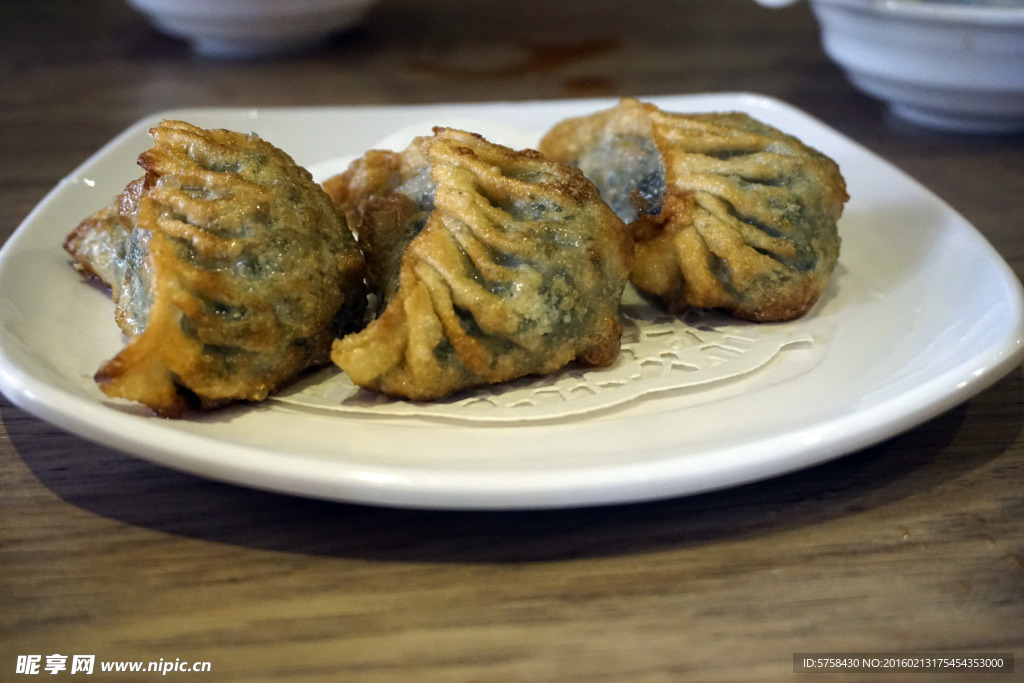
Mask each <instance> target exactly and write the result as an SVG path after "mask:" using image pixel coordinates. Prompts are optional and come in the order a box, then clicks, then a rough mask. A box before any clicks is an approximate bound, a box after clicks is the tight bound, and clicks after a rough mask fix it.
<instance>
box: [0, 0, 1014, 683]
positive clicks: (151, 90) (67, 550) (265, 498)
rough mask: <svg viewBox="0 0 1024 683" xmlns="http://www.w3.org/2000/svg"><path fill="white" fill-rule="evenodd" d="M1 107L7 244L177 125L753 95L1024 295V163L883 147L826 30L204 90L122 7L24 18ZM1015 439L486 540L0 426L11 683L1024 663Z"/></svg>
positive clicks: (475, 11)
mask: <svg viewBox="0 0 1024 683" xmlns="http://www.w3.org/2000/svg"><path fill="white" fill-rule="evenodd" d="M641 7H643V8H644V11H643V12H642V13H638V11H639V10H640V8H641ZM583 8H585V9H583ZM0 83H2V88H0V101H2V105H0V124H2V125H0V158H2V159H3V164H2V165H0V234H2V236H3V238H4V239H6V238H7V237H8V236H9V235H10V234H11V232H12V231H13V230H14V228H15V227H16V226H17V225H18V224H19V223H20V222H21V221H22V220H23V219H24V218H25V216H26V215H27V214H28V213H29V211H30V210H31V209H32V207H33V206H34V205H35V204H36V203H37V202H39V201H40V200H41V199H42V198H43V196H44V194H45V193H46V192H47V191H48V190H49V189H51V188H52V187H53V186H54V185H55V184H56V183H57V182H58V181H59V180H60V179H61V178H62V177H63V176H65V175H66V174H68V173H70V172H71V171H72V170H73V169H74V168H75V167H76V166H77V165H78V164H79V163H81V162H82V161H83V160H84V159H85V158H87V157H88V156H89V155H91V154H92V153H93V152H95V151H96V150H97V149H99V148H100V147H101V146H102V145H103V144H104V143H106V142H107V141H108V140H109V139H111V138H112V137H113V136H114V135H116V134H117V133H118V132H120V131H121V130H123V129H124V128H125V127H127V126H128V125H130V124H131V123H133V122H134V121H136V120H138V119H140V118H142V117H143V116H147V115H150V114H153V113H154V112H157V111H161V110H164V109H169V108H174V107H182V106H255V107H259V106H276V105H348V104H405V103H421V102H442V101H453V102H454V101H485V100H495V99H507V100H521V99H541V98H564V97H577V96H589V95H624V94H638V95H655V94H682V93H695V92H711V91H752V92H759V93H763V94H766V95H770V96H773V97H777V98H780V99H782V100H785V101H787V102H789V103H791V104H793V105H795V106H797V107H800V108H802V109H804V110H806V111H807V112H809V113H810V114H812V115H814V116H816V117H818V118H820V119H821V120H823V121H824V122H825V123H827V124H829V125H831V126H832V127H834V128H836V129H838V130H839V131H840V132H842V133H844V134H846V135H848V136H849V137H851V138H853V139H855V140H857V141H858V142H860V143H862V144H864V145H865V146H867V147H868V148H870V149H871V150H873V151H874V152H876V153H877V154H879V155H881V156H882V157H884V158H885V159H887V160H889V161H890V162H892V163H893V164H895V165H896V166H898V167H899V168H901V169H903V170H905V171H907V172H908V173H910V174H911V175H912V176H914V177H915V178H917V179H918V180H919V181H921V182H922V183H923V184H924V185H925V186H927V187H928V188H930V189H931V190H933V191H934V192H935V193H936V194H938V195H939V196H941V197H942V198H943V199H945V200H946V201H947V202H948V203H949V204H951V205H952V206H953V207H954V208H955V209H956V210H958V211H959V212H961V213H962V214H963V215H964V216H965V217H966V218H967V219H968V220H969V221H971V222H972V223H973V224H974V225H975V226H976V227H977V228H978V229H979V230H980V231H981V232H982V233H983V234H984V235H985V236H986V237H987V238H988V239H989V240H990V241H991V242H992V244H993V245H994V246H995V248H996V249H997V250H998V251H999V252H1000V253H1001V254H1002V255H1003V257H1004V258H1005V259H1006V260H1007V261H1008V262H1009V263H1010V264H1011V265H1012V266H1013V268H1014V270H1015V272H1016V273H1017V275H1018V277H1019V276H1020V275H1021V273H1022V272H1024V226H1022V225H1021V218H1020V216H1021V208H1022V204H1021V196H1022V190H1024V137H1021V136H1012V137H1005V136H1004V137H968V136H957V135H946V134H940V133H935V132H929V131H926V130H922V129H918V128H914V127H912V126H909V125H907V124H905V123H902V122H900V121H898V120H895V119H893V118H892V117H891V116H890V115H889V114H888V113H887V111H886V109H885V108H884V107H883V106H881V105H880V104H879V103H877V102H875V101H873V100H871V99H869V98H867V97H865V96H863V95H861V94H859V93H858V92H857V91H855V90H853V89H852V88H851V86H850V85H849V84H848V83H847V81H846V80H845V79H844V77H843V76H842V74H841V72H840V71H839V70H837V68H836V67H835V66H834V65H833V64H832V63H830V62H829V61H828V59H827V58H826V57H825V55H824V54H823V52H822V50H821V48H820V45H819V42H818V37H817V33H816V25H815V23H814V20H813V17H812V16H811V14H810V11H809V9H808V8H807V7H806V6H805V5H800V6H797V7H794V8H790V9H786V10H782V11H775V12H773V11H767V10H762V9H760V8H758V7H756V6H755V5H754V3H753V2H751V1H750V0H685V1H684V0H675V1H670V0H663V1H652V2H647V3H635V2H634V3H620V2H614V1H612V0H588V2H586V3H557V2H551V0H517V1H516V2H508V3H498V2H478V1H476V0H383V1H382V2H381V4H380V5H379V6H378V7H377V8H376V9H375V10H374V11H373V12H372V13H371V15H370V16H369V17H368V18H367V20H366V21H365V23H364V24H363V25H362V26H361V27H360V28H358V29H357V30H355V31H353V32H351V33H349V34H348V35H343V36H339V37H337V38H335V39H332V40H331V41H330V42H329V43H328V44H327V45H325V46H323V47H322V48H321V49H318V50H314V51H312V52H308V53H306V54H302V55H297V56H293V57H290V58H288V59H281V60H268V61H261V62H223V61H222V62H215V61H213V62H211V61H205V60H203V59H201V58H198V57H196V56H194V55H192V54H191V53H190V52H189V50H188V48H187V47H186V46H185V45H183V44H182V43H179V42H177V41H175V40H172V39H170V38H167V37H164V36H162V35H160V34H157V33H155V32H154V31H153V30H152V29H150V28H149V26H148V25H147V24H146V22H145V21H144V20H143V19H142V18H141V17H140V16H139V15H137V14H136V13H134V12H133V11H131V10H130V9H129V8H128V7H127V6H126V5H124V4H122V3H121V2H118V1H117V0H91V1H90V2H88V3H84V2H76V1H75V0H47V2H38V3H36V2H21V3H17V2H15V3H10V2H7V3H3V4H2V5H0ZM1022 427H1024V387H1022V372H1021V370H1020V368H1018V369H1015V370H1014V371H1013V372H1011V373H1010V374H1009V375H1008V376H1006V377H1005V378H1004V379H1002V380H1001V381H999V382H998V383H996V384H995V385H994V386H992V387H991V388H990V389H988V390H986V391H984V392H983V393H981V394H980V395H978V396H977V397H975V398H973V399H972V400H970V401H968V402H966V403H965V404H963V405H960V406H958V407H956V408H953V409H952V410H950V411H949V412H948V413H946V414H944V415H942V416H941V417H938V418H935V419H933V420H931V421H929V422H927V423H926V424H923V425H921V426H920V427H917V428H916V429H913V430H911V431H909V432H907V433H905V434H903V435H901V436H898V437H896V438H893V439H891V440H889V441H887V442H885V443H882V444H881V445H878V446H875V447H872V448H868V449H866V450H864V451H861V452H857V453H854V454H851V455H848V456H846V457H843V458H841V459H838V460H835V461H833V462H830V463H828V464H824V465H820V466H817V467H813V468H811V469H808V470H805V471H801V472H798V473H795V474H790V475H787V476H782V477H779V478H775V479H772V480H770V481H766V482H763V483H756V484H749V485H745V486H741V487H738V488H733V489H729V490H725V491H721V492H715V493H708V494H703V495H697V496H692V497H686V498H680V499H673V500H665V501H661V502H651V503H644V504H635V505H624V506H609V507H601V508H594V509H578V510H557V511H550V510H549V511H527V512H481V513H470V512H440V511H414V510H401V509H387V508H375V507H364V506H358V505H349V504H335V503H328V502H320V501H314V500H305V499H301V498H293V497H288V496H283V495H276V494H271V493H265V492H261V491H256V490H250V489H245V488H240V487H235V486H231V485H226V484H221V483H216V482H213V481H208V480H204V479H201V478H197V477H193V476H190V475H187V474H182V473H179V472H176V471H172V470H169V469H165V468H162V467H159V466H156V465H153V464H150V463H148V462H146V461H144V460H141V459H137V458H135V457H130V456H127V455H124V454H121V453H118V452H115V451H113V450H110V449H107V448H104V447H100V446H97V445H94V444H92V443H89V442H87V441H85V440H83V439H81V438H78V437H76V436H72V435H70V434H68V433H66V432H64V431H62V430H60V429H58V428H55V427H53V426H51V425H49V424H47V423H45V422H42V421H40V420H38V419H36V418H34V417H32V416H31V415H29V414H27V413H25V412H23V411H22V410H20V409H18V408H17V407H15V406H13V405H12V404H11V403H10V402H9V401H7V400H6V399H3V400H2V401H0V482H2V487H3V489H2V490H3V497H2V500H0V506H2V507H0V515H2V516H0V679H3V680H5V681H7V680H23V679H25V680H32V679H31V678H30V677H28V676H19V675H17V674H16V668H17V662H18V657H19V656H20V655H33V654H36V655H41V656H42V657H43V659H42V664H43V665H45V663H46V660H45V657H46V655H50V654H54V653H57V654H60V653H63V654H64V655H72V654H75V653H81V654H95V655H96V657H97V661H99V660H144V661H147V662H148V661H158V660H160V659H162V660H164V661H165V662H176V661H179V660H180V661H181V662H192V661H200V662H204V661H205V662H210V666H211V671H210V672H208V673H202V674H197V673H192V674H174V673H171V674H170V675H169V677H168V680H177V679H185V678H187V679H188V680H196V681H199V680H218V681H221V680H223V681H248V682H254V681H284V680H289V681H291V680H294V681H356V680H358V681H378V680H379V681H424V680H437V681H469V680H473V681H554V680H559V681H563V680H564V681H569V680H572V681H595V680H608V681H625V680H629V681H679V680H697V681H713V680H723V681H724V680H728V681H748V680H773V681H774V680H789V678H790V676H792V675H793V655H794V653H798V652H847V653H860V652H875V653H878V652H906V653H914V652H935V651H943V652H974V653H977V652H1014V651H1016V654H1017V656H1018V657H1020V656H1022V655H1024V433H1022ZM69 664H70V661H69ZM1016 666H1017V672H1018V673H1017V676H1019V675H1020V673H1019V672H1020V671H1021V669H1022V668H1024V663H1022V662H1019V661H1018V662H1017V664H1016ZM40 675H42V676H46V677H49V676H48V673H47V672H46V671H45V670H43V671H42V672H41V674H40ZM70 675H71V674H70V671H64V672H61V673H60V674H59V676H60V678H58V679H57V680H63V677H64V676H70ZM94 676H95V679H96V680H158V679H160V677H159V674H141V675H139V677H136V678H132V675H131V674H120V675H117V674H102V673H100V672H99V671H98V666H97V670H96V673H95V674H94ZM104 676H109V678H104ZM147 676H148V677H147ZM798 678H802V679H805V680H827V681H832V680H840V679H846V678H847V676H844V675H842V674H827V675H815V674H804V675H801V676H800V677H798ZM848 678H849V680H878V679H879V677H875V676H871V675H866V674H851V675H849V676H848ZM898 678H900V676H899V675H893V676H885V677H884V679H885V680H894V679H898ZM971 678H972V677H970V676H961V677H957V678H956V680H970V679H971ZM975 678H976V679H978V680H985V681H997V680H998V681H1002V680H1010V679H1011V678H1012V676H1009V675H990V676H988V677H985V676H976V677H975ZM906 680H913V681H921V680H928V679H927V678H926V677H923V676H919V675H916V674H910V675H907V676H906ZM942 680H953V678H943V679H942Z"/></svg>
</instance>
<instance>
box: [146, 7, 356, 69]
mask: <svg viewBox="0 0 1024 683" xmlns="http://www.w3.org/2000/svg"><path fill="white" fill-rule="evenodd" d="M126 1H127V2H128V4H129V5H131V6H132V7H134V8H135V9H137V10H139V11H140V12H142V13H143V14H144V15H145V16H146V17H147V18H148V19H149V21H150V22H151V23H152V24H153V25H154V26H155V27H156V28H157V29H159V30H160V31H162V32H164V33H167V34H168V35H171V36H174V37H176V38H182V39H184V40H186V41H188V42H189V43H190V44H191V45H192V47H193V49H194V50H195V51H196V52H198V53H199V54H201V55H204V56H208V57H224V58H254V57H264V56H270V55H275V54H281V53H284V52H289V51H293V50H297V49H301V48H303V47H306V46H308V45H312V44H314V43H316V42H318V41H321V40H324V39H326V38H327V37H328V36H330V35H332V34H334V33H337V32H338V31H341V30H343V29H345V28H349V27H351V26H354V25H356V24H357V23H358V22H359V21H360V20H362V18H363V15H364V14H365V13H366V11H367V10H368V9H369V8H370V6H371V5H373V4H374V3H375V2H376V0H126Z"/></svg>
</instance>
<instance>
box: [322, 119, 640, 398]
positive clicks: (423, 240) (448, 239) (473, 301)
mask: <svg viewBox="0 0 1024 683" xmlns="http://www.w3.org/2000/svg"><path fill="white" fill-rule="evenodd" d="M325 187H326V188H327V190H328V192H329V193H330V194H331V195H332V196H333V197H335V199H336V200H337V201H338V202H339V204H340V205H341V206H343V208H344V209H345V211H346V214H347V216H348V217H349V220H350V223H351V224H352V227H353V230H354V231H355V232H356V234H357V235H358V238H359V240H360V243H361V245H362V246H363V248H364V251H365V252H366V255H367V263H368V270H369V275H368V280H369V282H370V283H371V286H372V287H373V288H374V290H375V291H376V292H377V294H378V296H379V297H381V299H382V304H381V307H382V312H381V314H380V315H379V317H378V318H377V319H375V320H374V321H372V322H371V323H370V324H369V325H368V326H367V327H366V329H364V330H363V331H361V332H359V333H357V334H352V335H349V336H347V337H344V338H342V339H340V340H338V341H337V342H335V345H334V351H333V354H332V358H333V360H334V362H335V363H336V364H337V365H338V366H339V367H341V368H342V369H343V370H344V371H345V372H346V373H347V374H348V375H349V376H350V377H351V378H352V380H353V381H354V382H355V383H356V384H357V385H359V386H361V387H364V388H367V389H371V390H374V391H378V392H382V393H385V394H388V395H392V396H399V397H404V398H409V399H414V400H429V399H435V398H439V397H442V396H445V395H448V394H450V393H453V392H456V391H458V390H461V389H466V388H471V387H476V386H481V385H485V384H493V383H498V382H504V381H507V380H511V379H514V378H517V377H523V376H527V375H542V374H547V373H551V372H554V371H556V370H558V369H560V368H562V367H564V366H565V365H567V364H568V363H570V362H572V361H573V360H579V361H581V362H582V363H584V364H589V365H596V366H603V365H609V364H611V363H612V362H614V360H615V359H616V358H617V357H618V352H619V343H620V338H621V334H622V326H621V324H620V322H619V318H618V307H619V302H620V299H621V296H622V291H623V288H624V286H625V284H626V282H627V280H628V277H629V269H630V267H631V264H632V243H631V240H630V239H629V236H628V234H627V232H626V230H625V225H624V224H623V222H622V221H621V220H620V219H619V218H618V217H617V216H616V215H615V214H614V212H612V211H611V209H609V208H608V206H607V205H606V204H605V203H604V202H602V201H601V200H600V196H599V194H598V191H597V188H596V187H594V185H593V184H592V183H590V182H589V181H588V180H587V179H586V178H584V177H583V174H582V173H580V172H579V171H578V170H577V169H574V168H571V167H569V166H566V165H563V164H554V163H551V162H550V161H548V160H546V159H544V158H543V157H542V156H541V155H540V154H539V153H537V152H536V151H533V150H524V151H513V150H511V149H509V148H506V147H502V146H500V145H496V144H492V143H489V142H487V141H486V140H484V139H483V138H482V137H480V136H478V135H475V134H472V133H467V132H463V131H458V130H452V129H445V128H435V129H434V135H433V136H424V137H421V138H418V139H417V140H415V141H414V142H413V143H412V144H411V145H410V147H409V148H408V149H406V150H405V151H404V152H402V153H394V152H383V151H374V152H370V153H368V154H367V155H365V156H364V157H362V158H361V159H358V160H356V161H355V162H353V164H352V165H351V166H350V167H349V169H348V170H347V171H346V172H345V173H344V174H342V175H341V176H339V177H336V178H333V179H331V180H329V181H328V182H327V183H325Z"/></svg>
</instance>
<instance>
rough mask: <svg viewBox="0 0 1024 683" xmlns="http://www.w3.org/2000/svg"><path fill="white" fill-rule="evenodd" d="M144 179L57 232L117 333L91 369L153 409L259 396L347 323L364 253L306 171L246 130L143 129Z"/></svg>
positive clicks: (326, 349) (315, 361) (168, 410)
mask: <svg viewBox="0 0 1024 683" xmlns="http://www.w3.org/2000/svg"><path fill="white" fill-rule="evenodd" d="M150 132H151V134H152V136H153V139H154V144H153V146H152V147H151V148H150V149H149V150H148V151H146V152H143V153H142V155H141V156H140V157H139V165H140V166H141V167H142V168H143V169H145V175H144V177H142V178H140V179H139V180H137V181H135V182H133V183H131V184H130V185H128V187H127V188H126V189H125V191H124V192H123V193H122V194H121V195H120V196H119V197H117V198H116V199H115V200H114V202H113V203H112V204H111V206H109V207H107V208H105V209H103V210H101V211H99V212H98V213H96V214H94V215H93V216H91V217H90V218H88V219H86V220H85V221H84V222H83V223H82V224H81V225H80V226H79V227H78V228H77V229H76V230H75V231H73V232H72V233H71V234H70V235H69V236H68V238H67V240H66V241H65V248H66V249H67V251H68V252H69V253H70V254H71V255H72V256H73V257H74V260H75V265H76V267H77V268H78V269H79V270H81V271H83V272H84V273H87V274H90V275H93V276H95V277H98V278H99V279H100V280H102V281H104V282H106V283H107V284H108V285H110V287H111V292H112V297H113V299H114V301H115V302H116V311H117V312H116V320H117V323H118V325H119V326H120V327H121V329H122V331H123V332H124V333H125V334H126V335H128V337H129V339H128V343H127V345H126V346H125V347H124V348H123V349H122V350H121V352H120V353H118V354H117V355H116V356H115V357H114V358H113V359H112V360H110V361H108V362H107V363H105V364H104V365H103V367H101V368H100V369H99V371H98V372H97V373H96V376H95V379H96V381H97V383H98V384H99V385H100V387H101V388H102V389H103V391H104V392H105V393H106V394H108V395H109V396H112V397H121V398H126V399H130V400H134V401H139V402H141V403H143V404H145V405H147V406H149V407H150V408H151V409H152V410H153V411H154V412H156V413H157V414H159V415H163V416H168V417H180V416H181V415H182V414H183V413H184V412H185V411H186V410H187V409H188V408H190V407H193V406H196V407H200V408H210V407H215V406H218V405H222V404H225V403H229V402H233V401H258V400H262V399H264V398H266V396H267V395H268V394H269V393H270V392H271V391H273V390H275V389H277V388H279V387H280V386H282V385H283V384H285V383H287V382H288V381H289V380H291V379H293V378H294V377H295V376H296V375H297V374H298V373H300V372H301V371H302V370H304V369H306V368H308V367H311V366H316V365H323V364H325V363H328V362H329V359H330V348H331V344H332V342H333V340H334V339H335V338H336V337H337V336H340V335H342V334H344V333H346V332H348V331H351V330H353V329H357V328H358V327H359V326H360V325H361V323H362V319H363V310H364V308H365V302H366V296H365V285H364V283H363V275H364V269H365V263H364V260H363V257H362V255H361V254H360V252H359V250H358V247H357V245H356V243H355V238H354V236H353V235H352V233H351V231H350V230H349V229H348V227H347V224H346V222H345V219H344V216H343V215H342V214H341V212H340V211H339V210H338V207H337V206H336V205H335V204H334V202H333V201H332V200H331V199H330V197H329V196H328V195H327V194H326V193H325V192H324V191H323V189H322V188H321V187H320V186H319V185H317V184H316V183H315V182H314V181H313V179H312V177H311V176H310V174H309V173H308V172H307V171H306V170H305V169H303V168H301V167H299V166H297V165H296V164H295V162H294V161H293V160H292V159H291V158H290V157H289V156H288V155H287V154H285V153H284V152H282V151H281V150H279V149H277V148H276V147H274V146H272V145H271V144H269V143H267V142H265V141H264V140H262V139H260V138H259V137H257V136H256V135H254V134H253V135H243V134H241V133H235V132H231V131H226V130H204V129H202V128H198V127H196V126H193V125H191V124H188V123H184V122H181V121H162V122H161V123H160V124H159V125H157V126H156V127H155V128H153V129H152V130H151V131H150Z"/></svg>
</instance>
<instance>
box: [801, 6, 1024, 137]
mask: <svg viewBox="0 0 1024 683" xmlns="http://www.w3.org/2000/svg"><path fill="white" fill-rule="evenodd" d="M811 7H812V9H813V11H814V14H815V16H816V17H817V19H818V22H819V24H820V27H821V36H822V44H823V47H824V49H825V51H826V53H827V54H828V55H829V57H831V58H832V59H833V60H834V61H835V62H836V63H837V64H838V65H839V66H840V67H842V68H843V70H844V71H845V72H846V74H847V76H848V77H849V79H850V81H851V82H852V83H853V84H854V85H855V86H856V87H858V88H859V89H861V90H863V91H864V92H865V93H867V94H869V95H872V96H875V97H878V98H881V99H882V100H885V101H886V102H888V103H889V105H890V106H891V108H892V110H893V112H894V113H895V114H897V115H898V116H900V117H901V118H904V119H907V120H909V121H911V122H914V123H917V124H920V125H923V126H927V127H930V128H938V129H943V130H948V131H958V132H971V133H1009V132H1019V131H1024V2H1022V0H974V1H973V2H970V1H965V0H945V1H940V2H937V1H935V0H919V1H915V0H811Z"/></svg>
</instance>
